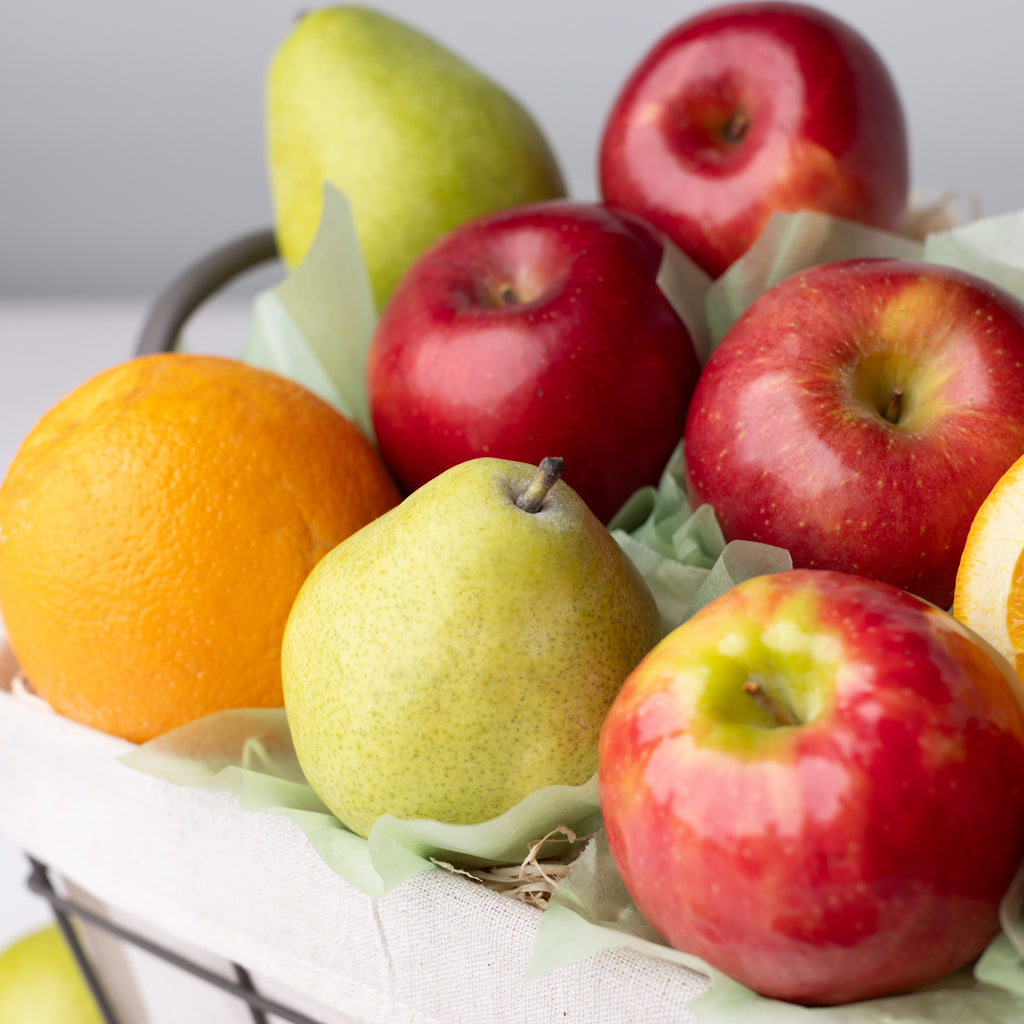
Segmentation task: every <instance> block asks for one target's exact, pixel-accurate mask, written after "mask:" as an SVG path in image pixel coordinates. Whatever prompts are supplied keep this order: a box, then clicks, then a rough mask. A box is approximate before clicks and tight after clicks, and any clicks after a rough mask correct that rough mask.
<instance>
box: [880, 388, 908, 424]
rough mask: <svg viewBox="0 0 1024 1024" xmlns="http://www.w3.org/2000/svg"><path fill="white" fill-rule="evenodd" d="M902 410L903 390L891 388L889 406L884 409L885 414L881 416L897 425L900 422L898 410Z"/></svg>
mask: <svg viewBox="0 0 1024 1024" xmlns="http://www.w3.org/2000/svg"><path fill="white" fill-rule="evenodd" d="M902 408H903V388H893V389H892V394H891V395H890V396H889V404H888V405H887V406H886V407H885V412H884V413H882V415H883V416H884V417H885V418H886V419H887V420H888V421H889V422H890V423H899V421H900V410H901V409H902Z"/></svg>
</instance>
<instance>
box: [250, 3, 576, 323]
mask: <svg viewBox="0 0 1024 1024" xmlns="http://www.w3.org/2000/svg"><path fill="white" fill-rule="evenodd" d="M266 132H267V150H268V152H267V157H268V167H269V174H270V185H271V193H272V198H273V203H274V221H275V229H276V234H277V242H278V248H279V250H280V252H281V255H282V257H283V259H284V261H285V263H287V264H289V265H292V266H294V265H295V264H296V263H298V262H299V261H300V260H301V258H302V257H303V255H304V254H305V252H306V250H307V248H308V247H309V244H310V242H311V241H312V240H313V236H314V234H315V233H316V229H317V226H318V224H319V222H320V210H321V203H322V197H323V185H324V182H325V181H329V182H331V183H332V184H333V185H335V186H336V187H337V188H340V189H341V190H342V191H343V192H344V193H345V194H346V195H347V196H348V199H349V201H350V202H351V204H352V210H353V216H354V218H355V224H356V230H357V233H358V235H359V239H360V242H361V244H362V247H363V253H364V256H365V259H366V263H367V268H368V270H369V275H370V280H371V282H372V285H373V289H374V293H375V296H376V299H377V302H378V304H383V301H384V300H385V299H386V297H387V296H388V295H389V294H390V293H391V290H392V288H393V287H394V286H395V284H396V283H397V281H398V279H399V277H400V276H401V275H402V273H403V272H404V271H405V269H406V267H408V265H409V264H410V263H411V262H412V260H413V259H414V258H415V257H416V256H417V255H419V253H420V252H422V251H423V249H425V248H426V247H427V246H428V245H429V244H430V243H431V242H433V241H434V240H435V239H436V238H438V237H440V236H441V235H442V234H444V233H445V232H447V231H448V230H450V229H451V228H453V227H455V226H456V225H457V224H461V223H462V222H463V221H466V220H469V219H470V218H472V217H475V216H477V215H479V214H483V213H486V212H489V211H491V210H495V209H501V208H504V207H508V206H515V205H517V204H520V203H527V202H531V201H534V200H540V199H548V198H552V197H556V196H561V195H564V192H565V187H564V184H563V180H562V176H561V173H560V171H559V168H558V165H557V162H556V160H555V157H554V156H553V154H552V151H551V149H550V147H549V145H548V143H547V140H546V139H545V137H544V135H543V133H542V132H541V130H540V128H539V126H538V125H537V123H536V122H535V121H534V119H533V117H532V116H531V115H530V114H529V113H528V112H527V111H526V110H525V109H524V108H523V107H522V106H521V105H520V104H519V103H518V102H517V101H516V100H515V99H514V98H513V97H511V96H510V95H509V94H508V93H507V92H506V91H505V90H504V89H502V88H501V87H499V86H498V85H497V84H495V83H494V82H493V81H491V80H490V79H488V78H487V77H485V76H484V75H483V74H481V73H480V72H479V71H477V70H476V69H474V68H473V67H471V66H469V65H468V64H466V63H465V62H464V61H463V60H462V59H460V58H459V57H458V56H456V55H455V54H453V53H452V52H450V51H449V50H447V49H445V48H444V47H442V46H440V45H439V44H438V43H436V42H435V41H434V40H432V39H430V38H428V37H427V36H425V35H423V34H422V33H421V32H419V31H417V30H416V29H414V28H412V27H411V26H409V25H406V24H403V23H402V22H399V21H396V20H394V19H393V18H390V17H388V16H387V15H385V14H383V13H380V12H378V11H374V10H370V9H367V8H364V7H327V8H322V9H320V10H316V11H313V12H311V13H308V14H305V15H303V16H301V17H300V18H299V20H298V22H297V23H296V24H295V26H294V28H293V29H292V30H291V32H290V33H289V35H288V36H287V37H286V38H285V39H284V41H283V42H282V43H281V45H280V47H279V48H278V50H277V52H276V53H275V55H274V57H273V60H272V61H271V64H270V68H269V72H268V76H267V93H266Z"/></svg>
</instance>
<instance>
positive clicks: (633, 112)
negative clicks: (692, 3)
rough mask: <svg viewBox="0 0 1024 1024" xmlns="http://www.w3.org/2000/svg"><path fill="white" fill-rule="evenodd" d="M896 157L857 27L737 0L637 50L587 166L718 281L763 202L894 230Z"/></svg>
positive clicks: (899, 206) (615, 200) (901, 181)
mask: <svg viewBox="0 0 1024 1024" xmlns="http://www.w3.org/2000/svg"><path fill="white" fill-rule="evenodd" d="M908 163H909V159H908V146H907V136H906V127H905V123H904V116H903V109H902V106H901V104H900V99H899V96H898V94H897V91H896V87H895V85H894V83H893V80H892V77H891V76H890V74H889V72H888V70H887V68H886V66H885V65H884V63H883V62H882V60H881V58H880V57H879V55H878V54H877V52H876V51H875V50H874V49H873V48H872V46H871V45H870V44H869V43H868V42H867V41H866V40H865V39H864V38H862V36H861V35H860V34H858V33H857V32H856V31H854V30H853V29H852V28H851V27H850V26H849V25H847V24H845V23H843V22H842V21H840V20H838V19H837V18H835V17H833V16H832V15H830V14H827V13H825V12H824V11H820V10H816V9H814V8H812V7H806V6H803V5H800V4H789V3H745V4H735V5H731V6H723V7H715V8H712V9H710V10H708V11H706V12H704V13H702V14H698V15H697V16H696V17H694V18H691V19H690V20H688V21H685V22H683V23H682V24H680V25H678V26H676V27H675V28H673V29H672V30H671V31H670V32H668V33H667V34H666V35H665V36H664V37H663V38H662V39H660V40H659V41H658V42H657V43H656V44H655V46H654V47H653V48H652V49H651V50H650V51H649V52H648V53H647V54H646V55H645V56H644V57H643V59H642V60H641V62H640V63H639V65H638V66H637V67H636V69H635V70H634V71H633V73H632V74H631V75H630V77H629V78H628V80H627V81H626V83H625V85H624V86H623V88H622V90H621V92H620V93H619V95H618V96H617V98H616V99H615V101H614V103H613V105H612V108H611V110H610V112H609V114H608V117H607V121H606V125H605V129H604V134H603V137H602V140H601V145H600V154H599V176H600V183H601V191H602V195H603V196H604V199H605V201H606V202H608V203H610V204H611V205H613V206H616V207H620V208H622V209H626V210H631V211H632V212H634V213H636V214H639V215H640V216H642V217H644V218H645V219H647V220H648V221H649V222H650V223H651V224H653V225H655V226H656V227H658V228H660V229H661V230H662V231H664V232H665V234H666V235H667V236H668V237H669V238H670V239H671V240H672V241H673V242H675V243H676V245H678V246H679V247H680V248H681V249H682V250H683V251H684V252H686V253H688V254H689V255H690V256H691V257H692V258H693V259H694V260H695V261H696V262H697V263H699V264H700V265H701V266H702V267H703V268H704V269H705V270H706V271H707V272H708V273H709V274H710V275H711V276H712V277H717V276H718V275H719V274H721V273H722V271H724V270H725V269H726V267H728V266H729V264H730V263H732V262H733V261H734V260H736V259H737V258H738V257H739V256H740V255H741V254H742V253H743V252H745V251H746V250H747V248H748V247H749V246H750V244H751V243H752V242H753V241H754V239H755V238H756V237H757V236H758V234H759V233H760V232H761V229H762V228H763V227H764V225H765V223H766V222H767V220H768V218H769V216H770V215H771V214H772V212H774V211H775V210H785V211H796V210H800V209H811V210H818V211H821V212H823V213H829V214H833V215H835V216H838V217H844V218H847V219H850V220H856V221H861V222H863V223H866V224H871V225H875V226H877V227H881V228H887V229H892V228H896V227H897V226H898V225H899V223H900V221H901V219H902V216H903V213H904V209H905V206H906V202H907V189H908V179H909V171H908Z"/></svg>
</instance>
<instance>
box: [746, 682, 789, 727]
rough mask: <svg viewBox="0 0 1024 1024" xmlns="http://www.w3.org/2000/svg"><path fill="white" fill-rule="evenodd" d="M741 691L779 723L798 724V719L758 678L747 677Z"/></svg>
mask: <svg viewBox="0 0 1024 1024" xmlns="http://www.w3.org/2000/svg"><path fill="white" fill-rule="evenodd" d="M743 692H744V693H745V694H746V695H747V696H748V697H749V698H750V699H751V700H752V701H753V702H754V703H755V704H756V705H757V706H758V707H759V708H760V709H761V710H762V711H766V712H768V714H769V715H771V716H772V718H774V719H775V721H776V722H778V723H779V725H798V724H799V719H798V718H797V717H796V715H794V714H793V712H792V711H790V710H789V708H787V707H786V705H785V704H783V703H781V702H780V701H778V700H776V699H775V698H774V697H773V696H772V695H771V694H770V693H769V692H768V691H767V690H766V689H765V688H764V684H763V683H762V682H761V681H760V680H759V679H748V680H747V681H746V682H745V683H744V684H743Z"/></svg>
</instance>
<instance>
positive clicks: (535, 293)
mask: <svg viewBox="0 0 1024 1024" xmlns="http://www.w3.org/2000/svg"><path fill="white" fill-rule="evenodd" d="M663 250H664V243H663V240H662V238H661V236H660V235H659V234H657V233H656V232H655V231H653V230H652V229H651V228H650V227H649V226H648V225H646V224H644V223H643V222H641V221H640V220H638V219H636V218H634V217H632V216H631V215H629V214H624V213H619V212H616V211H613V210H609V209H606V208H605V207H603V206H601V205H599V204H596V203H582V202H572V201H568V200H564V201H551V202H544V203H538V204H531V205H527V206H520V207H515V208H512V209H509V210H506V211H503V212H500V213H496V214H490V215H487V216H484V217H480V218H477V219H476V220H473V221H470V222H468V223H466V224H464V225H462V226H460V227H458V228H456V229H455V230H454V231H452V232H451V233H449V234H448V235H446V236H445V237H444V238H442V239H441V240H440V241H439V242H438V243H436V244H435V245H434V246H433V247H431V248H430V249H429V250H428V251H427V252H426V253H424V254H423V255H422V256H421V257H420V258H419V259H418V260H417V261H416V262H415V263H414V264H413V266H412V267H411V268H410V270H409V271H408V272H407V273H406V275H405V276H404V278H403V279H402V281H401V282H400V283H399V285H398V287H397V288H396V290H395V292H394V293H393V294H392V296H391V298H390V300H389V301H388V303H387V305H386V307H385V308H384V309H383V310H382V312H381V318H380V321H379V323H378V326H377V329H376V332H375V334H374V337H373V339H372V341H371V344H370V349H369V353H368V356H367V378H366V379H367V393H368V396H369V401H370V411H371V415H372V419H373V427H374V431H375V433H376V437H377V443H378V444H379V446H380V451H381V454H382V455H383V457H384V459H385V461H386V462H387V464H388V465H389V466H390V467H391V469H392V471H393V472H394V473H395V475H396V476H397V478H398V479H399V481H400V482H401V484H402V485H403V486H404V487H405V488H406V489H407V490H410V491H411V490H415V489H416V488H417V487H419V486H420V485H421V484H423V483H425V482H426V481H427V480H429V479H431V478H433V477H435V476H437V475H438V474H440V473H441V472H443V471H444V470H446V469H448V468H449V467H451V466H453V465H455V464H457V463H459V462H465V461H467V460H468V459H471V458H476V457H478V456H485V455H489V456H493V457H497V458H504V459H511V460H515V461H521V462H532V463H536V462H539V461H540V459H541V458H543V457H544V456H545V455H551V454H554V455H558V456H560V457H561V458H562V459H564V461H565V467H566V468H565V480H566V482H567V483H568V484H570V485H571V486H572V487H573V488H574V489H575V490H576V491H577V493H578V494H579V495H580V496H581V497H582V498H583V499H584V501H586V503H587V504H588V505H589V506H590V508H591V510H592V511H593V512H594V513H595V515H597V516H598V518H600V519H601V520H602V521H603V522H608V521H609V520H610V519H611V518H612V516H613V515H614V514H615V513H616V512H617V511H618V509H619V507H620V506H621V505H622V504H623V503H624V502H625V501H626V499H627V498H628V497H629V496H630V495H631V494H632V493H633V491H635V490H636V489H637V488H639V487H641V486H644V485H646V484H652V483H656V482H657V480H658V478H659V476H660V474H661V472H662V470H663V469H664V467H665V464H666V462H667V461H668V459H669V457H670V455H671V453H672V451H673V449H674V448H675V446H676V445H677V444H678V443H679V441H680V439H681V438H682V433H683V424H684V422H685V416H686V408H687V405H688V403H689V400H690V395H691V393H692V391H693V387H694V382H695V381H696V378H697V375H698V373H699V364H698V361H697V357H696V355H695V352H694V348H693V344H692V341H691V339H690V335H689V332H688V331H687V329H686V327H685V325H684V324H683V322H682V321H681V320H680V318H679V316H678V315H677V314H676V312H675V311H674V310H673V308H672V306H671V305H670V304H669V302H668V300H667V299H666V298H665V296H664V295H663V294H662V292H661V289H660V288H659V286H658V284H657V280H656V279H657V275H658V271H659V268H660V266H661V261H662V255H663Z"/></svg>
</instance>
